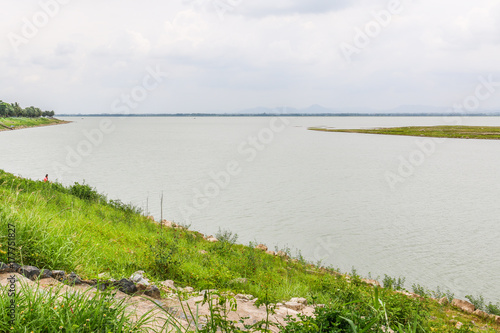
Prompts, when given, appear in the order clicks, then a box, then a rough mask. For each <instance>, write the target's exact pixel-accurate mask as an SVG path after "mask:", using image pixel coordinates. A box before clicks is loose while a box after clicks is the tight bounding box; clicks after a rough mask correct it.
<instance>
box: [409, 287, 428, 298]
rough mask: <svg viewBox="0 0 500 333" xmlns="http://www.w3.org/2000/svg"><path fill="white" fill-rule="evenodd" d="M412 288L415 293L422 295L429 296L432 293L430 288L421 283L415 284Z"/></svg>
mask: <svg viewBox="0 0 500 333" xmlns="http://www.w3.org/2000/svg"><path fill="white" fill-rule="evenodd" d="M411 288H412V289H413V292H414V293H415V294H417V295H420V296H422V297H428V296H430V294H431V291H430V290H428V289H426V288H425V287H424V286H421V285H419V284H413V285H412V286H411Z"/></svg>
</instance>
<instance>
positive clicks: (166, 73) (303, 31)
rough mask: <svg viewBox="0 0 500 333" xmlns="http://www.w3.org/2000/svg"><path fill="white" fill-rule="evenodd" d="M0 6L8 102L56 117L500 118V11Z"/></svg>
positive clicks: (348, 0)
mask: <svg viewBox="0 0 500 333" xmlns="http://www.w3.org/2000/svg"><path fill="white" fill-rule="evenodd" d="M0 4H1V7H2V9H3V12H4V15H3V16H2V20H0V99H1V100H4V101H7V102H19V103H20V104H21V106H23V107H26V106H30V105H33V106H37V107H40V108H41V109H42V110H54V111H55V112H56V114H57V113H59V114H73V113H75V114H76V113H90V114H93V113H138V114H141V113H181V112H182V113H191V112H193V113H203V112H234V111H239V110H243V109H249V108H254V107H269V108H275V107H276V108H278V107H280V108H281V107H286V106H288V107H295V108H305V107H308V106H310V105H313V104H320V105H322V106H325V107H329V108H335V109H340V110H349V108H367V109H376V110H386V109H392V108H395V107H398V106H400V105H428V106H435V107H445V108H448V107H450V108H451V107H453V106H454V105H457V103H458V104H462V105H464V104H467V103H468V105H469V107H470V109H471V110H479V109H497V110H500V61H498V59H499V55H500V1H498V0H475V1H470V0H453V1H452V0H433V1H430V0H390V1H378V0H371V1H367V0H366V1H365V0H356V1H355V0H336V1H327V0H273V1H269V0H171V1H153V0H142V1H132V0H119V1H118V0H107V1H95V0H85V1H83V0H39V1H32V0H22V1H9V0H0ZM484 82H489V84H484ZM497 82H498V83H497ZM480 85H483V86H482V88H481V87H478V86H480ZM478 89H479V91H480V92H479V93H478ZM478 94H479V95H478ZM479 96H480V98H479Z"/></svg>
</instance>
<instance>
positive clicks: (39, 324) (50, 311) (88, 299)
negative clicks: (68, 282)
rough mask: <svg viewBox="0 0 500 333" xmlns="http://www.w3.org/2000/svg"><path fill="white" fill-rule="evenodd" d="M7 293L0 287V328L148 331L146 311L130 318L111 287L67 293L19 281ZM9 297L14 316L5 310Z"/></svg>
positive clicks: (15, 330)
mask: <svg viewBox="0 0 500 333" xmlns="http://www.w3.org/2000/svg"><path fill="white" fill-rule="evenodd" d="M8 294H9V293H8V290H7V287H4V288H1V289H0V308H1V309H2V311H1V312H0V332H30V331H34V332H89V333H90V332H103V333H106V332H116V333H120V332H147V330H146V328H145V325H146V324H147V323H148V322H149V321H150V320H151V317H150V316H149V313H146V314H145V315H144V316H142V317H141V318H139V319H138V320H133V319H132V316H133V313H131V312H128V311H125V308H126V305H125V304H124V300H123V299H122V300H118V299H116V298H114V297H113V294H112V291H106V292H99V291H96V295H94V296H91V294H90V290H89V291H87V292H83V293H70V292H64V291H63V289H62V286H59V287H55V288H54V287H53V288H51V289H48V290H45V289H42V288H40V287H35V288H31V287H29V286H28V285H26V284H21V288H20V290H17V293H16V295H15V297H13V298H12V297H11V296H9V295H8ZM11 300H13V301H14V303H15V306H16V311H15V317H14V318H12V317H11V316H10V312H9V311H8V309H9V307H10V305H11ZM5 310H7V311H5ZM12 321H13V322H12ZM26 329H29V331H26Z"/></svg>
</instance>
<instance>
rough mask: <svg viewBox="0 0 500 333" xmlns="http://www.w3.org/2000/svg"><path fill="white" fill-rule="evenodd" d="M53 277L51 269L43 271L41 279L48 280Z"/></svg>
mask: <svg viewBox="0 0 500 333" xmlns="http://www.w3.org/2000/svg"><path fill="white" fill-rule="evenodd" d="M51 277H52V271H51V270H50V269H42V271H41V272H40V279H48V278H51Z"/></svg>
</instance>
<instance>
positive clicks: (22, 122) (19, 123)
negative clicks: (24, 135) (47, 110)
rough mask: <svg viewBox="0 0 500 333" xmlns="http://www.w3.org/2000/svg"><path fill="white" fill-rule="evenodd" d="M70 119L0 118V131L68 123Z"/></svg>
mask: <svg viewBox="0 0 500 333" xmlns="http://www.w3.org/2000/svg"><path fill="white" fill-rule="evenodd" d="M66 123H68V121H64V120H59V119H56V118H22V117H19V118H17V117H12V118H0V131H8V130H16V129H21V128H29V127H39V126H50V125H58V124H66Z"/></svg>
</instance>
